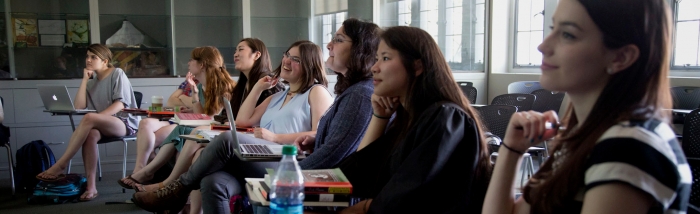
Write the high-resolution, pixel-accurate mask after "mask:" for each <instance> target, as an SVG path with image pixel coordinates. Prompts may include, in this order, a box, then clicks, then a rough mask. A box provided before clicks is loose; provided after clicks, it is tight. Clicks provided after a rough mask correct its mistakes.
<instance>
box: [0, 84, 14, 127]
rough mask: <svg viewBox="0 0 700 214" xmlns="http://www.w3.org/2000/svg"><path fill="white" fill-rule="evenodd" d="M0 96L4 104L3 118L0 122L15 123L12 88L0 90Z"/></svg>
mask: <svg viewBox="0 0 700 214" xmlns="http://www.w3.org/2000/svg"><path fill="white" fill-rule="evenodd" d="M0 97H2V100H3V103H2V105H3V106H4V107H3V108H2V110H3V114H4V116H5V119H4V120H3V122H2V123H4V124H10V123H15V109H14V96H13V94H12V89H3V90H0Z"/></svg>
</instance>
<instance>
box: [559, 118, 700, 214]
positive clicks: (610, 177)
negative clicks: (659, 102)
mask: <svg viewBox="0 0 700 214" xmlns="http://www.w3.org/2000/svg"><path fill="white" fill-rule="evenodd" d="M611 182H619V183H624V184H628V185H631V186H633V187H634V188H637V189H639V190H641V191H643V192H645V193H648V194H649V195H650V196H652V197H653V198H654V200H655V201H656V204H655V205H653V206H652V208H651V210H649V213H685V212H686V210H687V207H688V200H689V198H690V188H691V183H692V174H691V172H690V167H689V166H688V161H687V160H686V159H685V155H684V154H683V151H682V150H681V147H680V145H679V144H678V141H677V140H676V136H675V134H674V132H673V130H671V127H669V126H668V124H666V123H662V122H661V121H659V120H656V119H652V120H647V121H636V122H631V121H626V122H622V123H619V124H617V125H615V126H612V127H611V128H610V129H608V130H607V131H606V132H605V133H604V134H603V135H602V136H601V138H600V139H599V140H598V143H597V144H596V146H595V147H594V148H593V151H592V153H591V155H590V157H589V160H588V161H587V163H586V168H585V179H584V183H585V187H583V188H581V190H580V191H579V193H578V194H577V196H576V198H575V202H573V203H572V204H571V205H573V206H571V207H569V208H568V209H571V210H569V211H571V213H573V212H576V209H578V212H576V213H580V212H581V207H582V205H583V196H584V194H585V192H586V191H587V190H589V189H592V188H593V187H596V186H598V185H602V184H607V183H611Z"/></svg>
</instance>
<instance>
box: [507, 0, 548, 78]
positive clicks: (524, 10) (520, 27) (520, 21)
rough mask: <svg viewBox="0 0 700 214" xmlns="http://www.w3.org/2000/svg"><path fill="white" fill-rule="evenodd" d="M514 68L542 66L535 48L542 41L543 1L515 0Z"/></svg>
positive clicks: (539, 54)
mask: <svg viewBox="0 0 700 214" xmlns="http://www.w3.org/2000/svg"><path fill="white" fill-rule="evenodd" d="M516 4H517V5H516V17H515V23H516V24H515V29H516V30H515V51H514V52H515V56H514V57H513V58H514V59H515V62H514V67H516V68H517V67H535V66H539V65H540V64H542V53H540V52H539V51H538V50H537V46H538V45H540V43H542V41H543V39H544V13H545V11H544V0H517V2H516Z"/></svg>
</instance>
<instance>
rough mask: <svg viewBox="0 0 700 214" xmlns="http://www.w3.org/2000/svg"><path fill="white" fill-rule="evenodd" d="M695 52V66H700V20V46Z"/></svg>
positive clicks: (699, 28) (699, 33) (699, 24)
mask: <svg viewBox="0 0 700 214" xmlns="http://www.w3.org/2000/svg"><path fill="white" fill-rule="evenodd" d="M674 52H675V51H674ZM695 52H696V53H695V54H696V55H695V66H696V67H697V66H700V62H699V61H698V59H700V22H698V46H697V49H696V50H695Z"/></svg>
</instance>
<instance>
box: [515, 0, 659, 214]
mask: <svg viewBox="0 0 700 214" xmlns="http://www.w3.org/2000/svg"><path fill="white" fill-rule="evenodd" d="M580 3H581V4H582V5H583V6H584V7H585V8H586V11H587V12H588V15H589V16H590V17H591V18H592V19H593V22H595V24H596V25H597V26H598V28H599V29H600V30H601V31H602V32H603V43H604V45H605V46H606V47H607V48H609V49H617V48H621V47H623V46H625V45H629V44H633V45H636V46H637V47H638V48H639V58H638V59H637V61H636V62H634V64H632V65H631V66H629V67H628V68H627V69H625V70H622V71H620V72H618V73H616V74H613V75H612V76H611V77H610V81H609V82H608V83H607V85H606V86H605V88H604V89H603V91H602V92H601V93H600V96H599V97H598V99H597V101H596V103H595V105H594V106H593V109H592V110H591V113H590V114H589V116H588V118H576V115H575V114H574V112H575V109H573V107H571V106H570V107H569V109H568V110H567V113H566V115H565V117H564V119H563V120H562V123H563V124H564V125H565V126H566V127H571V128H569V129H567V130H566V131H565V132H563V133H561V134H560V135H559V136H557V137H556V138H555V141H554V149H553V151H557V150H559V149H562V148H566V150H565V151H568V153H566V154H565V155H566V159H564V160H562V162H561V163H560V165H559V166H558V167H557V171H554V170H553V169H552V163H553V162H554V158H550V159H549V160H548V161H547V162H545V164H544V165H543V166H542V168H541V169H540V170H539V171H538V172H537V173H536V174H535V175H534V176H533V178H532V179H531V180H530V181H529V182H528V184H527V186H526V187H525V189H524V194H523V196H524V197H525V199H526V200H527V201H528V202H529V203H530V204H532V210H533V212H534V213H552V212H554V210H555V209H556V208H561V207H563V206H564V202H566V201H570V200H573V199H574V197H575V195H576V194H577V193H578V191H579V189H580V188H581V187H582V186H583V178H584V171H583V169H584V167H585V166H584V165H585V162H586V160H587V157H588V155H589V154H590V153H591V151H592V150H593V147H594V146H595V143H596V141H597V140H598V138H600V136H601V135H603V133H604V132H605V131H606V130H607V129H608V128H610V127H611V126H613V125H615V124H617V123H619V122H621V121H626V120H647V119H651V118H657V119H660V120H662V121H665V122H668V120H669V119H668V117H669V115H668V114H667V113H664V112H662V109H664V108H671V95H670V92H669V82H668V72H669V64H670V48H671V45H670V41H671V40H670V38H671V32H672V30H671V28H672V25H671V18H670V15H669V14H670V10H669V8H668V5H667V4H668V3H667V2H666V1H664V0H607V1H599V0H580ZM601 72H603V71H601ZM601 112H605V113H604V114H601ZM581 119H585V122H584V123H583V124H578V121H579V120H581ZM577 125H578V128H576V129H574V128H573V127H576V126H577Z"/></svg>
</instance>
